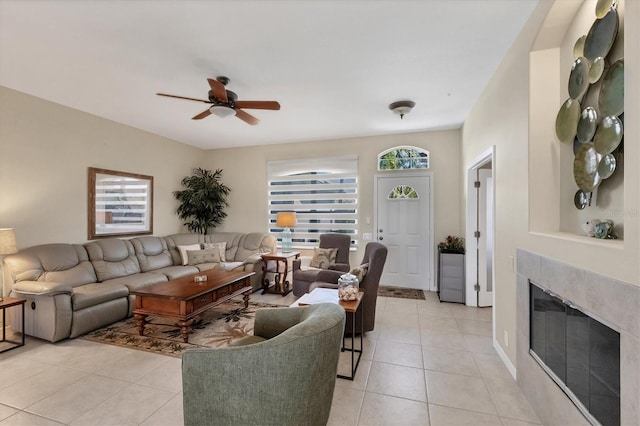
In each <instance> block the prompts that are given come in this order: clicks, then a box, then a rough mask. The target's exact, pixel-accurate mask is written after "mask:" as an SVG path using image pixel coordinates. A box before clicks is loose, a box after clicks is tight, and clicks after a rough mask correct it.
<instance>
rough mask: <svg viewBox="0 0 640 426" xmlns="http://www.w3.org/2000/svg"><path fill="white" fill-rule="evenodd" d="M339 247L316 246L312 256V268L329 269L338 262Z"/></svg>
mask: <svg viewBox="0 0 640 426" xmlns="http://www.w3.org/2000/svg"><path fill="white" fill-rule="evenodd" d="M337 254H338V249H337V248H314V249H313V257H312V258H311V264H310V265H309V266H311V267H312V268H319V269H329V265H332V264H335V263H336V255H337Z"/></svg>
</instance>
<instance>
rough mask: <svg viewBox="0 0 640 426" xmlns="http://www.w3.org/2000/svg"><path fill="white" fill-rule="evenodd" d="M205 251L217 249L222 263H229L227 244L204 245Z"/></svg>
mask: <svg viewBox="0 0 640 426" xmlns="http://www.w3.org/2000/svg"><path fill="white" fill-rule="evenodd" d="M204 248H205V249H212V248H217V249H218V251H219V252H220V262H226V261H227V242H226V241H225V242H224V243H204Z"/></svg>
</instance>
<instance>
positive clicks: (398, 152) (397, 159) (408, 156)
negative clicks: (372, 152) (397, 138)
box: [378, 146, 429, 170]
mask: <svg viewBox="0 0 640 426" xmlns="http://www.w3.org/2000/svg"><path fill="white" fill-rule="evenodd" d="M428 168H429V151H426V150H424V149H422V148H418V147H415V146H396V147H394V148H390V149H387V150H386V151H383V152H381V153H380V154H378V170H410V169H428Z"/></svg>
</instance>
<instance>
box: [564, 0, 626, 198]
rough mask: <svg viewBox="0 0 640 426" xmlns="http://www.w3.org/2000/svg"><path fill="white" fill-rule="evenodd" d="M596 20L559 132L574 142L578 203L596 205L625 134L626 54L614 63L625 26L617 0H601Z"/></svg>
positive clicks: (574, 70)
mask: <svg viewBox="0 0 640 426" xmlns="http://www.w3.org/2000/svg"><path fill="white" fill-rule="evenodd" d="M595 15H596V19H595V21H594V23H593V25H592V26H591V28H590V29H589V32H588V33H587V34H586V35H583V36H581V37H579V38H578V40H577V41H576V43H575V45H574V47H573V55H574V58H575V60H574V62H573V65H572V67H571V72H570V74H569V81H568V85H567V86H568V87H567V89H568V94H569V98H568V99H567V100H566V101H564V103H563V104H562V106H561V107H560V109H559V110H558V114H557V116H556V123H555V129H556V136H557V137H558V139H559V140H560V141H561V142H566V143H573V153H574V155H575V158H574V162H573V176H574V180H575V182H576V185H577V186H578V191H577V192H576V194H575V196H574V205H575V206H576V208H578V209H584V208H585V207H587V206H590V205H591V200H592V192H593V191H594V190H595V189H596V188H597V187H598V186H599V185H600V183H601V182H602V180H603V179H607V178H609V177H611V175H613V173H614V172H615V169H616V163H617V160H616V157H617V156H618V155H619V154H622V142H623V134H624V58H620V59H617V60H615V61H614V62H613V63H611V60H612V58H611V57H610V53H611V48H612V46H613V45H614V43H615V41H616V37H617V35H618V28H619V27H620V22H619V19H620V18H619V16H618V10H617V2H616V0H598V2H597V4H596V7H595Z"/></svg>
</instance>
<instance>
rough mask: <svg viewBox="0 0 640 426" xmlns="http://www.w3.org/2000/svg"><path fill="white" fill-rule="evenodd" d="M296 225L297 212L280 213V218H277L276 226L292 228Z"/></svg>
mask: <svg viewBox="0 0 640 426" xmlns="http://www.w3.org/2000/svg"><path fill="white" fill-rule="evenodd" d="M295 224H296V214H295V212H280V213H278V216H276V225H278V226H282V227H283V228H291V227H292V226H295Z"/></svg>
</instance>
